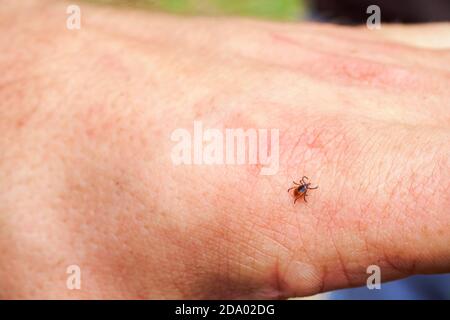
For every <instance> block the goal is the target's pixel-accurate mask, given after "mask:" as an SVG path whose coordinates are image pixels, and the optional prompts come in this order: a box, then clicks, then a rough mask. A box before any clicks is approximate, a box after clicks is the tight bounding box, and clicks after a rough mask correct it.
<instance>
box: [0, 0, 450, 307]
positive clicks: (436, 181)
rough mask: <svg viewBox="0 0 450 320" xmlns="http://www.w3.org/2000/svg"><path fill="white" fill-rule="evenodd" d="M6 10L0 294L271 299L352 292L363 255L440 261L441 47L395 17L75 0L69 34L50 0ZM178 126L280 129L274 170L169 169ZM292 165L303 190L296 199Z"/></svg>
mask: <svg viewBox="0 0 450 320" xmlns="http://www.w3.org/2000/svg"><path fill="white" fill-rule="evenodd" d="M4 6H5V10H3V11H2V12H1V13H0V16H1V18H0V21H3V22H4V23H3V24H2V25H1V26H0V33H1V38H2V39H4V40H3V41H2V42H0V46H1V47H0V52H2V54H1V55H0V68H1V70H2V76H1V77H0V101H1V103H2V108H1V109H0V112H1V115H0V126H1V131H2V133H3V135H2V136H1V138H0V149H1V150H2V155H1V157H0V171H1V172H2V173H3V174H2V179H1V181H0V190H1V192H0V230H1V231H0V255H1V258H0V283H1V287H0V296H1V297H3V298H5V297H6V298H16V297H22V298H43V297H51V298H67V297H73V298H280V297H292V296H304V295H311V294H315V293H318V292H322V291H327V290H331V289H335V288H342V287H349V286H356V285H363V284H365V282H366V279H367V277H368V274H367V273H366V269H367V267H368V266H369V265H373V264H375V265H378V266H380V268H381V272H382V278H383V280H390V279H397V278H401V277H405V276H408V275H412V274H416V273H438V272H448V271H450V249H449V246H448V244H449V243H450V233H449V227H450V210H449V208H450V194H449V190H450V179H449V168H450V166H449V155H450V150H449V138H450V127H449V123H450V111H449V95H450V93H449V90H448V86H449V80H450V74H449V71H450V70H449V66H450V64H449V63H448V62H449V59H450V55H449V51H448V50H445V49H439V50H434V49H432V48H424V47H423V46H424V45H427V43H423V41H424V40H423V39H420V41H421V43H420V45H421V47H418V46H416V41H415V39H414V38H412V37H408V38H403V39H402V41H403V43H401V42H399V41H397V40H396V39H398V38H399V37H400V36H399V35H402V34H410V32H411V31H410V30H411V29H410V28H407V27H393V28H392V29H390V28H389V27H385V26H383V31H382V32H375V31H369V30H366V29H363V28H344V27H336V26H324V25H316V24H277V23H269V22H260V21H249V20H239V19H212V18H180V17H171V16H164V15H154V14H146V13H139V12H122V11H116V10H113V9H104V8H102V9H100V8H95V7H91V6H88V5H86V4H83V5H82V10H83V11H82V28H81V30H79V31H70V30H67V29H66V28H65V20H64V19H65V17H66V16H65V15H64V13H65V5H64V4H63V3H54V2H52V1H50V2H40V3H39V4H35V3H34V2H30V3H29V4H28V5H25V4H23V3H22V2H20V3H15V2H14V1H6V3H5V4H4ZM36 12H39V14H36ZM412 28H415V29H413V30H414V34H415V35H417V34H420V32H422V31H423V30H426V31H424V32H427V33H429V32H430V31H429V30H430V29H431V30H433V31H432V33H433V34H434V37H435V38H436V37H437V35H440V36H441V37H442V38H441V39H442V42H439V43H440V44H441V45H442V43H443V41H444V40H445V39H447V41H448V38H449V34H450V27H449V25H434V26H427V27H423V28H422V27H420V26H416V27H412ZM390 30H392V31H390ZM404 42H408V43H404ZM194 121H201V122H202V123H203V125H204V127H205V128H208V127H209V128H220V129H226V128H244V129H259V128H267V129H270V128H275V129H279V133H280V136H279V168H278V171H277V173H276V174H274V175H261V174H260V170H261V167H262V166H261V165H260V164H258V165H249V164H244V165H190V166H189V165H178V166H177V165H175V164H174V163H173V161H172V159H171V154H172V152H173V148H174V145H175V143H174V142H173V141H172V140H171V135H172V133H173V132H174V131H175V130H177V129H179V128H186V129H188V130H190V131H192V127H193V123H194ZM304 175H306V176H308V177H309V178H310V181H311V182H312V183H313V184H317V185H319V189H317V190H312V191H310V193H309V197H308V203H305V202H303V201H297V203H296V204H295V205H294V204H293V198H292V195H289V194H288V193H287V192H286V190H287V189H288V188H289V187H291V186H292V180H298V179H300V178H301V177H302V176H304ZM71 264H76V265H79V266H80V268H81V270H82V290H79V291H78V290H74V291H70V290H67V288H66V280H65V279H66V276H67V275H66V274H65V268H66V267H67V266H68V265H71Z"/></svg>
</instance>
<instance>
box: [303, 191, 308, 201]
mask: <svg viewBox="0 0 450 320" xmlns="http://www.w3.org/2000/svg"><path fill="white" fill-rule="evenodd" d="M303 200H305V202H308V201H307V200H306V193H305V195H304V196H303Z"/></svg>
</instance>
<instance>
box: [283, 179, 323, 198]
mask: <svg viewBox="0 0 450 320" xmlns="http://www.w3.org/2000/svg"><path fill="white" fill-rule="evenodd" d="M308 180H309V178H308V177H306V176H303V178H302V179H301V180H300V181H299V183H297V182H295V181H292V182H293V183H294V184H295V186H293V187H291V188H289V189H288V192H289V191H291V190H292V189H294V198H295V200H294V204H295V202H296V201H297V200H298V199H300V198H303V200H305V202H308V201H306V196H307V195H308V190H313V189H317V188H318V187H319V186H315V187H310V186H311V183H310V182H308Z"/></svg>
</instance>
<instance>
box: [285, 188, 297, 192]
mask: <svg viewBox="0 0 450 320" xmlns="http://www.w3.org/2000/svg"><path fill="white" fill-rule="evenodd" d="M295 188H297V187H292V188H289V189H288V191H287V192H289V191H291V190H292V189H295Z"/></svg>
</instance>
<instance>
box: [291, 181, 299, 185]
mask: <svg viewBox="0 0 450 320" xmlns="http://www.w3.org/2000/svg"><path fill="white" fill-rule="evenodd" d="M292 183H293V184H296V185H298V186H299V185H300V183H297V182H295V181H292Z"/></svg>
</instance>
